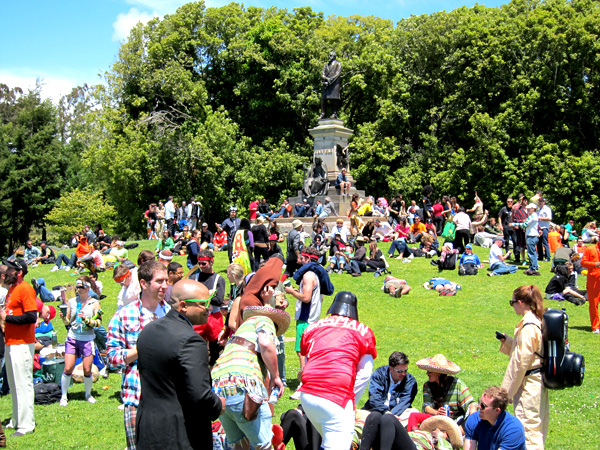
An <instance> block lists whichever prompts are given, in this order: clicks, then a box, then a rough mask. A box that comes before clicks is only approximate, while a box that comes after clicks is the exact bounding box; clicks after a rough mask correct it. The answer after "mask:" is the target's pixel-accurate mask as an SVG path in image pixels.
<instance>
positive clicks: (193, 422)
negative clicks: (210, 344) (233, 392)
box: [136, 309, 221, 450]
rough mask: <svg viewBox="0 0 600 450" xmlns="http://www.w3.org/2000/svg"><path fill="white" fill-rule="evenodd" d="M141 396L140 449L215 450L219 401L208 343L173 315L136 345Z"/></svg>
mask: <svg viewBox="0 0 600 450" xmlns="http://www.w3.org/2000/svg"><path fill="white" fill-rule="evenodd" d="M137 349H138V369H139V371H140V380H141V386H142V391H141V392H142V394H141V397H140V403H139V407H138V411H137V422H136V428H137V433H136V439H137V448H138V449H140V450H142V449H166V448H169V449H174V448H178V449H212V431H211V420H215V419H216V418H217V417H219V414H220V412H221V400H220V399H219V397H218V396H217V395H216V394H215V393H214V392H213V391H212V389H211V378H210V370H209V367H208V350H207V347H206V342H205V341H204V339H202V338H201V337H200V336H198V334H197V333H196V332H195V331H194V329H193V328H192V326H191V325H190V323H189V321H188V320H187V319H186V318H185V317H184V316H182V315H181V314H179V312H178V311H175V310H174V309H172V310H171V311H169V312H168V313H167V315H166V316H165V317H164V318H162V319H159V320H156V321H154V322H152V323H150V324H148V325H147V326H146V327H144V329H143V330H142V332H141V333H140V335H139V338H138V341H137Z"/></svg>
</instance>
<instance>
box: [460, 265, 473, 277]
mask: <svg viewBox="0 0 600 450" xmlns="http://www.w3.org/2000/svg"><path fill="white" fill-rule="evenodd" d="M458 274H459V275H477V266H476V265H475V264H473V263H465V264H463V265H462V266H459V267H458Z"/></svg>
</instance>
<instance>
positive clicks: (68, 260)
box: [56, 252, 77, 269]
mask: <svg viewBox="0 0 600 450" xmlns="http://www.w3.org/2000/svg"><path fill="white" fill-rule="evenodd" d="M75 261H77V254H76V253H75V252H73V254H71V256H70V257H69V256H67V255H65V254H64V253H60V254H59V255H58V256H57V257H56V266H57V267H58V268H59V269H60V266H61V263H63V262H64V263H65V264H66V265H67V266H69V267H70V268H71V269H72V268H73V266H74V265H75Z"/></svg>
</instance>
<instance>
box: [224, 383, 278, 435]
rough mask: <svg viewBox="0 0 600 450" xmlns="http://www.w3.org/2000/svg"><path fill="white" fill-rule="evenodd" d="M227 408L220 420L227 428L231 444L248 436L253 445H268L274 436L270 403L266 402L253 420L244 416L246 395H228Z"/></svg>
mask: <svg viewBox="0 0 600 450" xmlns="http://www.w3.org/2000/svg"><path fill="white" fill-rule="evenodd" d="M226 403H227V408H226V409H225V412H224V413H223V414H222V415H221V416H220V418H219V420H220V421H221V424H222V425H223V428H224V429H225V434H226V435H227V440H228V441H229V442H230V443H231V444H236V443H237V442H239V441H241V440H242V439H244V437H247V438H248V441H250V445H252V446H268V445H269V444H270V443H271V439H272V438H273V432H272V431H271V426H272V425H271V410H270V409H269V404H268V403H267V402H264V403H263V404H262V405H261V406H260V408H259V410H258V416H257V417H256V419H254V420H253V421H252V422H249V421H247V420H246V419H244V418H243V417H242V409H243V407H244V395H241V394H239V395H232V396H229V397H226Z"/></svg>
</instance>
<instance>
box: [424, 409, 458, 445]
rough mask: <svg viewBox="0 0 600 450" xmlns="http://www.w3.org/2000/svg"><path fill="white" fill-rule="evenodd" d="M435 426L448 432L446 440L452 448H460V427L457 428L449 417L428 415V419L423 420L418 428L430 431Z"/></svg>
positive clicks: (433, 429) (434, 428)
mask: <svg viewBox="0 0 600 450" xmlns="http://www.w3.org/2000/svg"><path fill="white" fill-rule="evenodd" d="M437 428H439V429H440V430H442V431H444V432H446V434H448V440H449V441H450V444H452V448H460V447H461V446H462V437H461V433H460V428H458V425H456V422H454V420H452V419H451V418H450V417H446V416H433V417H429V418H428V419H426V420H424V421H423V423H422V424H421V426H420V427H419V429H420V430H422V431H428V432H430V433H431V432H432V431H435V430H436V429H437Z"/></svg>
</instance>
